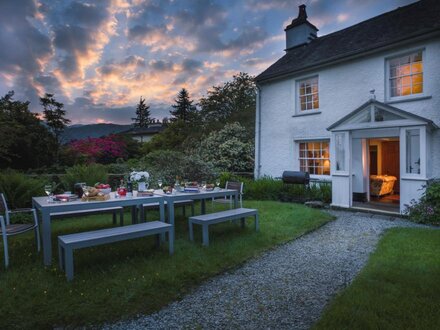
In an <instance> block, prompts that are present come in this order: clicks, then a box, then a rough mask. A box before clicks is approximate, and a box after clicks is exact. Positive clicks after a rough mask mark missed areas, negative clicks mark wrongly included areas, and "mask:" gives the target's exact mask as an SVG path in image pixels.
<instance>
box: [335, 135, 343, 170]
mask: <svg viewBox="0 0 440 330" xmlns="http://www.w3.org/2000/svg"><path fill="white" fill-rule="evenodd" d="M335 140H336V141H335V145H336V170H337V171H345V134H344V133H338V134H335Z"/></svg>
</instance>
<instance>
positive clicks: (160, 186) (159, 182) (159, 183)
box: [157, 179, 163, 189]
mask: <svg viewBox="0 0 440 330" xmlns="http://www.w3.org/2000/svg"><path fill="white" fill-rule="evenodd" d="M162 184H163V182H162V180H161V179H159V180H157V185H158V186H159V189H162Z"/></svg>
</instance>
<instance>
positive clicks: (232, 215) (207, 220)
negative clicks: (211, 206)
mask: <svg viewBox="0 0 440 330" xmlns="http://www.w3.org/2000/svg"><path fill="white" fill-rule="evenodd" d="M251 216H253V217H254V218H255V230H256V231H258V230H259V223H258V210H255V209H246V208H238V209H232V210H227V211H222V212H215V213H209V214H202V215H197V216H194V217H190V218H189V219H188V224H189V239H190V240H191V241H193V240H194V231H193V224H198V225H201V226H202V236H203V245H205V246H208V245H209V225H212V224H216V223H220V222H225V221H228V220H235V219H241V226H242V227H244V225H245V218H246V217H251Z"/></svg>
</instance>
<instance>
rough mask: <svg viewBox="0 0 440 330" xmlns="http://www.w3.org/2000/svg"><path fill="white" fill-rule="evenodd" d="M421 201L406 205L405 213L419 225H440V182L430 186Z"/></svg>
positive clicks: (437, 181)
mask: <svg viewBox="0 0 440 330" xmlns="http://www.w3.org/2000/svg"><path fill="white" fill-rule="evenodd" d="M425 188H426V190H425V192H424V193H423V195H422V197H421V198H420V200H419V201H415V200H412V201H411V204H410V205H406V210H405V213H406V214H408V216H409V218H410V220H412V221H414V222H418V223H429V224H434V225H440V180H435V181H433V182H432V183H430V184H428V185H427V186H426V187H425Z"/></svg>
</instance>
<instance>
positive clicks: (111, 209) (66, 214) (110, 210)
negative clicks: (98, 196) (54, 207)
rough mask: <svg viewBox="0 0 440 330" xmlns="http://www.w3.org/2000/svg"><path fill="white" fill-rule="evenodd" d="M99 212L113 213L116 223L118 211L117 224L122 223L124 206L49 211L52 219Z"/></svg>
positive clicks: (114, 222)
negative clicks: (117, 218)
mask: <svg viewBox="0 0 440 330" xmlns="http://www.w3.org/2000/svg"><path fill="white" fill-rule="evenodd" d="M100 213H112V214H113V224H114V225H115V224H116V214H117V213H119V224H120V225H121V226H122V225H124V208H123V207H122V206H115V207H107V208H104V209H96V210H80V211H69V212H55V213H51V214H50V216H51V218H52V219H62V218H70V217H80V216H84V215H92V214H100Z"/></svg>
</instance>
